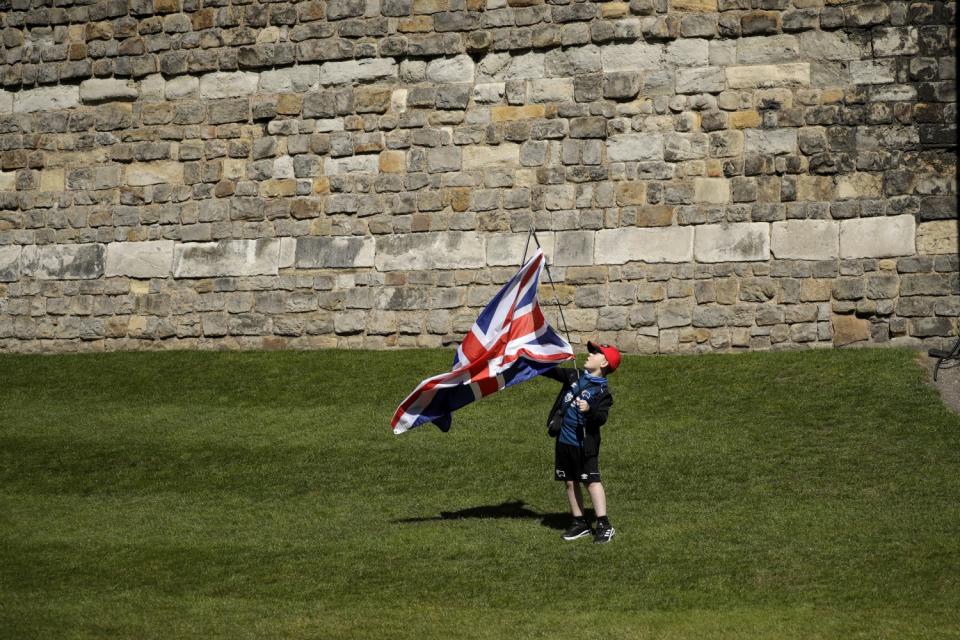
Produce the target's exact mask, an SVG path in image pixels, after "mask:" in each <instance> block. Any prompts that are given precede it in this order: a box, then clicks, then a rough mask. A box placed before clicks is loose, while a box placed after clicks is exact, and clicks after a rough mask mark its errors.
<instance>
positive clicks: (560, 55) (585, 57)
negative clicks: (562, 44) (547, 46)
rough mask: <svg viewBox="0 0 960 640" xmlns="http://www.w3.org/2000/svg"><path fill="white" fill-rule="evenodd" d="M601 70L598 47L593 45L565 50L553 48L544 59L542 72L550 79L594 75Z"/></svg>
mask: <svg viewBox="0 0 960 640" xmlns="http://www.w3.org/2000/svg"><path fill="white" fill-rule="evenodd" d="M603 68H604V67H603V65H602V62H601V57H600V47H598V46H596V45H593V44H591V45H587V46H584V47H568V48H566V49H560V48H555V49H553V50H551V51H549V52H548V53H547V54H546V57H545V58H544V71H545V72H546V75H547V77H552V78H571V77H573V76H576V75H582V74H584V73H595V72H597V71H601V70H602V69H603Z"/></svg>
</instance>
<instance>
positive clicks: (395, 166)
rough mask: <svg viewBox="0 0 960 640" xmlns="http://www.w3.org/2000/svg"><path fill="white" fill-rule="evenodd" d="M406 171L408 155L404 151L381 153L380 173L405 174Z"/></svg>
mask: <svg viewBox="0 0 960 640" xmlns="http://www.w3.org/2000/svg"><path fill="white" fill-rule="evenodd" d="M405 170H406V154H405V153H404V152H403V151H381V152H380V171H381V172H382V173H403V171H405Z"/></svg>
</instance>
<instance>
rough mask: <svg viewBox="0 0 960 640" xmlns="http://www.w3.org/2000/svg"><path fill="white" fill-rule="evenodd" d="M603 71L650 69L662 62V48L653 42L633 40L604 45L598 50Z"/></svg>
mask: <svg viewBox="0 0 960 640" xmlns="http://www.w3.org/2000/svg"><path fill="white" fill-rule="evenodd" d="M600 60H601V63H602V64H603V71H604V72H606V73H609V72H611V71H648V72H649V71H650V70H651V69H659V68H661V67H662V66H663V64H664V49H663V47H661V46H659V45H655V44H648V43H645V42H633V43H630V44H613V45H607V46H604V47H603V48H602V49H601V51H600Z"/></svg>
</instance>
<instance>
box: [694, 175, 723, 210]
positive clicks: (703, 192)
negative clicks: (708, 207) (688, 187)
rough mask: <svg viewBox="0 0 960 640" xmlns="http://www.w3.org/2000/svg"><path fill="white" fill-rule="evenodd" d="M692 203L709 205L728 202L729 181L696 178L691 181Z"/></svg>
mask: <svg viewBox="0 0 960 640" xmlns="http://www.w3.org/2000/svg"><path fill="white" fill-rule="evenodd" d="M693 201H694V202H703V203H709V204H726V203H727V202H730V181H729V180H727V179H726V178H696V179H695V180H694V181H693Z"/></svg>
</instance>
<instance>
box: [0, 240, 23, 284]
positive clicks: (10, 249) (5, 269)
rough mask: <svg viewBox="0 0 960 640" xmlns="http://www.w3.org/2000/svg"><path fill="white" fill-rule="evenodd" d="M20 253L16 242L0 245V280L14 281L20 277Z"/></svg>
mask: <svg viewBox="0 0 960 640" xmlns="http://www.w3.org/2000/svg"><path fill="white" fill-rule="evenodd" d="M20 253H21V247H20V245H18V244H15V245H9V246H0V282H16V281H17V280H19V279H20Z"/></svg>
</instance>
